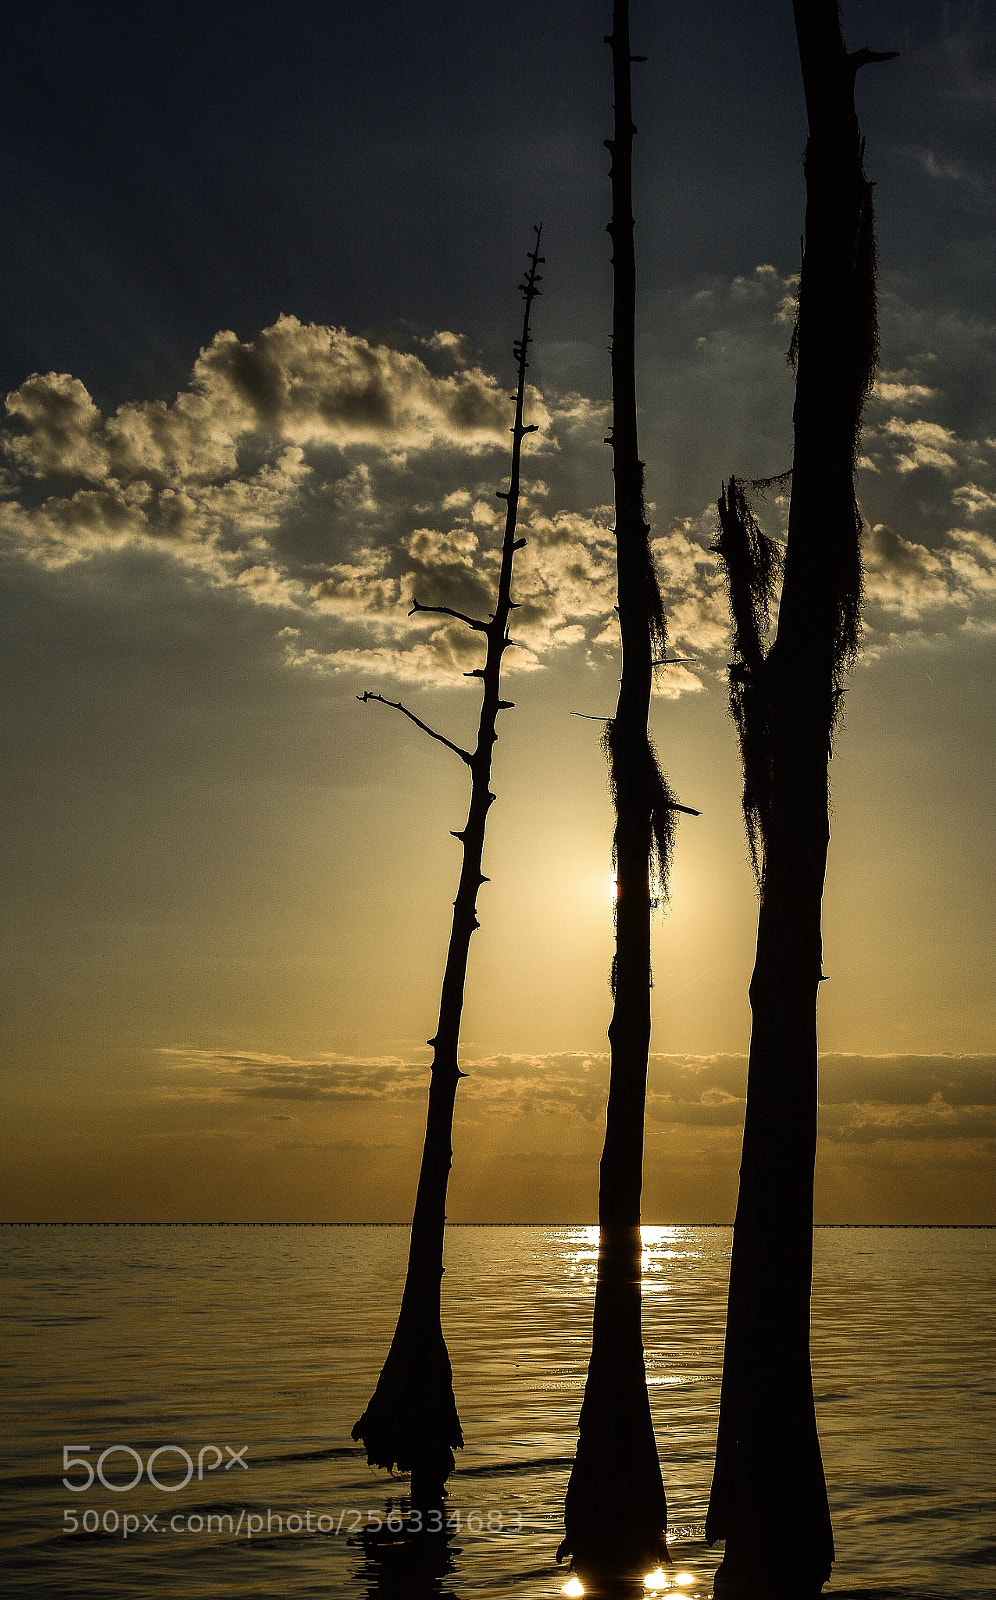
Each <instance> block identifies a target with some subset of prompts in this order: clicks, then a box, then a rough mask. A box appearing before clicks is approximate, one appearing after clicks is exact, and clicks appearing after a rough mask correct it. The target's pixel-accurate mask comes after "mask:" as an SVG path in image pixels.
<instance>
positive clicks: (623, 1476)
mask: <svg viewBox="0 0 996 1600" xmlns="http://www.w3.org/2000/svg"><path fill="white" fill-rule="evenodd" d="M607 42H608V43H609V44H610V45H611V47H612V63H613V88H614V104H615V136H614V138H613V139H612V140H609V141H607V143H608V145H609V149H610V151H611V153H612V168H611V176H612V222H611V224H610V226H609V233H610V234H611V237H612V247H613V254H612V263H613V284H614V295H613V318H612V404H613V423H612V439H611V444H612V450H613V474H614V479H615V498H616V529H615V532H616V556H617V569H618V596H619V606H618V611H619V627H620V633H621V636H622V677H621V679H620V686H619V698H618V703H617V706H616V714H615V716H614V718H613V719H612V720H611V722H610V723H609V725H608V728H607V731H606V736H605V741H604V742H605V746H606V751H607V754H608V757H609V762H610V772H611V783H612V790H613V797H614V800H615V806H616V828H615V839H614V860H615V866H616V955H615V961H614V963H613V993H614V1006H613V1012H612V1021H611V1024H610V1027H609V1043H610V1046H611V1067H610V1078H609V1098H608V1107H607V1112H606V1127H605V1144H604V1147H603V1151H602V1160H601V1167H600V1174H599V1191H598V1222H599V1246H598V1275H597V1282H596V1288H595V1308H594V1320H593V1326H592V1344H591V1357H590V1360H589V1364H588V1378H587V1383H586V1385H585V1392H584V1402H583V1405H582V1408H581V1416H580V1420H579V1423H578V1430H579V1437H578V1448H577V1455H576V1457H575V1461H574V1467H573V1470H572V1472H571V1478H570V1483H569V1485H568V1490H567V1502H566V1507H565V1527H566V1536H565V1538H564V1541H563V1543H562V1544H561V1546H560V1549H559V1550H558V1552H557V1559H558V1560H560V1559H561V1558H562V1557H563V1556H564V1555H567V1554H570V1555H571V1556H572V1557H573V1561H572V1565H573V1567H574V1568H575V1570H577V1571H578V1572H580V1573H581V1574H582V1576H585V1577H587V1578H588V1579H594V1580H595V1581H598V1580H599V1579H601V1578H605V1577H612V1576H617V1575H623V1574H632V1573H642V1572H646V1570H647V1568H648V1566H650V1567H653V1566H655V1565H656V1564H657V1562H658V1561H659V1560H661V1559H662V1558H665V1559H666V1557H667V1545H666V1540H665V1534H666V1529H667V1501H666V1498H665V1494H664V1484H663V1480H662V1477H661V1469H660V1462H659V1460H658V1457H657V1444H656V1441H655V1438H654V1428H653V1422H652V1419H651V1414H650V1400H649V1397H648V1394H647V1380H646V1371H645V1368H644V1358H643V1336H642V1329H641V1262H642V1243H641V1238H640V1195H641V1190H642V1186H643V1127H644V1110H645V1104H646V1089H647V1058H648V1053H649V1049H650V915H651V909H652V905H653V901H654V898H655V896H656V898H658V899H664V898H666V894H667V872H668V868H669V866H670V853H671V843H672V838H673V828H674V812H675V811H676V810H679V809H688V808H685V807H678V806H677V805H676V803H675V801H674V800H673V797H672V796H671V794H670V791H669V790H668V788H667V785H666V784H665V782H664V780H663V778H662V777H661V774H660V770H659V768H658V766H657V760H656V757H655V755H654V752H653V747H652V745H651V743H650V739H649V735H648V731H647V723H648V717H649V712H650V691H651V686H652V678H653V668H654V665H655V664H656V661H655V657H657V658H659V657H661V656H663V654H664V646H665V628H664V615H663V607H662V603H661V596H660V589H659V587H658V583H657V575H656V572H655V570H654V564H653V559H652V556H651V553H650V546H649V533H650V529H649V526H648V524H647V521H646V512H645V508H644V499H643V463H642V461H641V460H640V456H639V448H638V443H637V418H636V380H635V373H634V314H635V304H636V264H635V255H634V244H633V210H632V184H631V171H632V146H633V135H634V133H635V131H636V130H635V128H634V126H633V119H632V111H631V102H630V62H631V60H633V59H639V58H633V57H631V55H630V44H629V16H628V6H627V4H626V3H625V0H616V3H615V6H614V13H613V29H612V34H611V36H610V38H609V39H608V41H607ZM655 877H656V880H657V881H656V883H654V882H653V879H654V878H655Z"/></svg>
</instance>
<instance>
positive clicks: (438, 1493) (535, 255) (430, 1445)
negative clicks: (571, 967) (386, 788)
mask: <svg viewBox="0 0 996 1600" xmlns="http://www.w3.org/2000/svg"><path fill="white" fill-rule="evenodd" d="M535 232H536V240H535V243H534V245H533V249H532V252H531V253H530V255H529V270H528V272H527V274H526V278H525V282H524V283H523V284H522V285H521V293H522V295H523V298H524V301H525V304H524V308H523V314H522V335H521V338H520V339H519V340H518V342H517V343H516V344H515V346H514V353H515V357H516V361H517V363H518V383H517V386H516V392H515V395H514V397H513V398H514V401H515V420H514V422H513V425H512V430H511V432H512V465H511V474H510V481H509V487H508V489H507V491H506V490H499V492H498V495H499V499H502V500H504V501H505V532H504V537H503V540H502V548H501V567H500V572H499V577H498V591H497V595H496V599H495V609H494V611H493V613H492V615H491V617H490V619H489V620H488V621H484V620H481V619H478V618H476V617H470V616H466V615H465V614H464V613H463V612H460V611H454V610H453V609H452V608H450V607H449V606H433V605H422V604H420V602H419V601H418V600H417V599H413V601H412V610H411V612H410V615H412V616H414V615H416V614H422V613H429V612H431V613H435V614H437V615H441V616H446V617H455V618H456V619H457V620H459V621H460V622H463V623H465V624H466V626H467V627H468V628H470V629H471V631H472V632H474V633H479V634H481V635H482V637H483V639H484V641H485V645H486V653H485V658H484V665H483V667H475V668H474V669H473V671H472V672H470V673H468V674H467V676H468V677H473V678H480V680H481V690H482V701H481V715H480V722H479V725H478V734H477V744H476V746H475V748H474V749H473V750H465V749H462V748H461V747H460V746H459V745H458V744H455V743H454V742H453V741H452V740H450V739H447V738H445V737H444V736H443V735H442V734H441V733H437V732H436V731H435V730H434V729H432V728H430V727H429V726H428V725H427V724H426V723H424V722H423V721H422V720H421V719H420V718H419V717H416V716H415V715H414V714H413V713H412V712H411V711H409V710H408V709H407V708H406V707H405V706H403V705H401V704H400V703H399V702H397V701H393V700H385V699H384V697H383V696H382V695H379V694H371V693H370V692H369V691H368V692H367V693H365V694H363V695H360V696H358V698H359V699H360V700H363V701H368V700H379V701H380V702H381V703H382V704H383V705H390V706H393V707H394V709H395V710H397V711H400V712H402V714H403V715H404V716H406V717H408V718H409V720H410V721H412V722H414V724H415V725H416V727H418V728H420V729H421V730H422V732H423V733H427V734H428V735H429V737H430V738H432V739H435V740H437V741H438V743H440V744H442V745H445V747H446V748H447V749H448V750H451V751H453V753H454V754H455V755H456V756H458V757H459V759H460V760H461V761H463V762H464V763H465V765H466V766H467V767H469V769H470V780H471V789H470V809H469V811H468V814H467V822H466V825H465V826H464V827H463V828H462V829H461V830H460V832H458V833H456V834H455V835H454V836H455V838H457V839H459V841H460V843H461V845H462V847H463V866H462V869H461V873H460V883H459V887H458V889H457V897H456V899H455V900H454V902H453V922H452V926H451V930H450V940H449V946H448V949H447V952H446V966H445V970H444V973H443V987H442V995H441V998H440V1003H439V1021H438V1023H437V1026H436V1031H435V1033H434V1035H433V1037H432V1038H431V1039H430V1040H429V1041H428V1043H429V1045H430V1046H431V1048H432V1068H431V1079H430V1084H429V1105H428V1113H427V1117H426V1128H425V1143H424V1146H423V1150H422V1166H421V1170H420V1172H419V1180H418V1189H417V1191H416V1196H415V1210H414V1215H413V1218H412V1231H411V1242H410V1246H409V1252H408V1271H407V1276H406V1279H405V1288H404V1293H403V1295H402V1300H401V1310H400V1312H399V1315H398V1323H397V1327H396V1329H395V1333H394V1339H393V1340H392V1343H391V1348H390V1350H389V1352H388V1355H387V1359H386V1361H385V1362H384V1366H383V1369H382V1371H381V1374H380V1378H379V1380H378V1383H377V1387H376V1389H375V1391H374V1394H373V1397H372V1399H371V1400H370V1403H369V1405H368V1406H367V1408H366V1410H365V1411H364V1413H363V1415H362V1417H360V1419H359V1421H358V1422H357V1423H356V1425H355V1427H354V1428H353V1438H354V1439H358V1440H362V1442H363V1444H364V1446H365V1448H366V1453H367V1461H368V1462H369V1463H370V1465H371V1466H377V1467H386V1468H387V1469H388V1470H389V1471H393V1470H395V1469H397V1470H398V1471H400V1472H410V1473H411V1499H412V1505H413V1506H414V1507H420V1508H424V1507H431V1506H435V1505H438V1504H439V1503H440V1502H441V1500H442V1499H443V1497H444V1495H445V1489H444V1485H445V1482H446V1479H447V1478H448V1477H449V1475H450V1473H451V1472H452V1471H453V1467H454V1457H453V1451H454V1449H457V1448H459V1447H460V1446H461V1445H462V1444H463V1434H462V1432H461V1428H460V1420H459V1417H458V1416H457V1408H456V1402H455V1400H454V1396H453V1375H452V1370H451V1367H450V1359H449V1354H448V1352H447V1349H446V1341H445V1339H444V1338H443V1329H442V1321H441V1316H440V1288H441V1282H442V1276H443V1235H444V1230H445V1223H446V1188H447V1182H448V1179H449V1173H450V1166H451V1164H452V1135H453V1106H454V1099H455V1096H456V1089H457V1084H458V1082H459V1080H460V1079H461V1078H462V1077H465V1076H466V1074H465V1073H463V1072H461V1070H460V1067H459V1063H458V1052H459V1043H460V1020H461V1015H462V1012H463V995H464V984H465V980H466V975H467V958H468V954H469V950H470V941H471V936H472V934H473V932H474V930H475V928H478V927H479V926H480V924H479V922H478V920H477V893H478V890H479V888H480V886H481V884H482V883H487V882H488V880H487V878H486V877H485V876H484V875H483V873H482V872H481V859H482V855H483V850H484V831H485V825H486V823H487V818H488V812H489V811H490V809H491V806H492V804H493V802H494V798H495V797H494V795H493V794H492V792H491V788H490V782H491V763H492V755H493V752H494V746H495V743H496V741H497V738H498V734H497V721H498V713H499V712H500V711H507V710H510V709H511V706H512V702H511V701H510V700H503V699H502V698H501V664H502V657H503V656H504V654H505V651H506V650H507V649H508V648H509V647H510V645H512V643H513V640H512V639H511V638H510V637H509V633H508V623H509V617H510V615H511V612H512V611H513V610H514V609H515V602H514V601H513V600H512V597H511V591H512V566H513V561H514V558H515V552H516V551H517V550H519V549H521V548H522V546H523V545H524V544H525V542H526V541H525V539H521V538H517V537H516V519H517V515H518V504H519V468H520V458H521V454H522V441H523V439H524V437H525V436H526V434H527V433H534V432H535V431H536V425H535V424H526V423H524V422H523V420H522V412H523V402H524V398H525V386H526V368H527V365H528V363H527V360H526V354H527V351H528V348H529V344H530V334H529V319H530V312H531V309H532V303H533V301H534V300H535V299H536V297H537V295H538V294H539V292H540V291H539V289H538V287H537V285H538V283H539V281H540V277H539V272H538V268H539V266H540V265H541V263H542V260H543V258H542V256H541V255H540V254H539V241H540V230H539V228H537V229H536V230H535Z"/></svg>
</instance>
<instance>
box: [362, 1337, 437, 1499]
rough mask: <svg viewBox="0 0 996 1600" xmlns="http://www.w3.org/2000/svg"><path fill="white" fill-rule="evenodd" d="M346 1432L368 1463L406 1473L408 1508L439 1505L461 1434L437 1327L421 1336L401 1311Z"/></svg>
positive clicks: (387, 1469) (389, 1470)
mask: <svg viewBox="0 0 996 1600" xmlns="http://www.w3.org/2000/svg"><path fill="white" fill-rule="evenodd" d="M352 1436H353V1438H354V1439H356V1440H358V1441H362V1443H363V1445H364V1447H365V1449H366V1453H367V1461H368V1463H369V1465H370V1466H372V1467H383V1468H384V1469H385V1470H386V1471H388V1472H404V1473H410V1474H411V1502H412V1509H413V1510H418V1511H429V1510H432V1509H434V1508H435V1507H438V1506H440V1505H441V1504H442V1502H443V1501H444V1500H445V1498H446V1489H445V1484H446V1480H447V1478H448V1477H449V1476H450V1474H451V1473H452V1471H453V1468H454V1465H455V1461H454V1456H453V1451H454V1450H455V1449H460V1448H461V1447H462V1445H463V1433H462V1431H461V1428H460V1419H459V1417H458V1416H457V1409H456V1401H455V1400H454V1398H453V1374H452V1369H451V1367H450V1358H449V1355H448V1353H447V1350H446V1343H445V1341H444V1339H443V1334H442V1329H441V1328H440V1327H439V1326H438V1325H437V1326H436V1327H434V1328H433V1329H432V1331H431V1333H429V1334H428V1335H426V1333H425V1330H424V1327H419V1326H418V1325H416V1324H415V1323H414V1322H412V1323H409V1322H408V1321H407V1319H406V1318H405V1317H404V1313H402V1318H401V1319H400V1320H399V1322H398V1327H397V1331H396V1332H395V1335H394V1341H393V1343H392V1345H391V1349H390V1352H389V1354H388V1357H387V1360H386V1361H385V1362H384V1367H383V1371H382V1372H381V1375H380V1378H379V1380H378V1383H377V1387H376V1389H375V1390H374V1393H373V1397H372V1399H371V1400H370V1404H369V1405H368V1406H367V1409H366V1410H365V1411H364V1413H363V1415H362V1417H360V1419H359V1421H358V1422H357V1423H356V1424H355V1425H354V1427H353V1430H352Z"/></svg>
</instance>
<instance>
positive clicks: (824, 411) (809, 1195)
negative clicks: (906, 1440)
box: [706, 0, 887, 1600]
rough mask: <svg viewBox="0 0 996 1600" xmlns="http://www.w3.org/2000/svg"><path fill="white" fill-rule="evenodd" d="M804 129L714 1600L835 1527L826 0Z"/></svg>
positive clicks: (850, 519)
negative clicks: (817, 1343) (827, 1419)
mask: <svg viewBox="0 0 996 1600" xmlns="http://www.w3.org/2000/svg"><path fill="white" fill-rule="evenodd" d="M795 19H796V30H797V35H798V40H799V50H800V58H801V63H802V73H803V82H804V86H805V92H806V104H807V109H808V113H809V126H810V137H809V143H808V145H807V148H806V161H805V167H806V185H807V206H806V243H805V253H804V258H803V267H802V278H801V284H800V301H799V321H798V326H797V332H796V359H797V379H796V403H795V452H794V461H793V470H792V499H791V508H790V514H789V534H788V545H787V550H786V557H785V574H784V581H783V584H782V593H781V602H780V606H779V612H778V628H777V635H776V638H775V642H774V644H773V645H772V647H771V649H770V650H769V651H768V652H767V654H766V655H765V654H764V651H763V632H764V628H765V622H766V611H767V600H768V598H769V597H770V593H771V589H772V587H773V583H772V562H771V552H770V550H769V549H767V548H766V547H765V542H764V541H763V540H762V539H761V538H760V535H759V534H758V531H757V528H756V525H755V524H753V519H752V518H751V515H750V511H749V507H748V506H747V503H746V499H745V497H744V495H743V490H742V487H741V486H740V485H738V484H737V483H736V482H735V481H731V483H730V486H729V490H728V492H727V493H726V494H725V495H724V498H723V499H722V500H721V501H720V522H721V533H720V540H719V545H718V549H719V551H720V553H721V554H722V555H723V556H724V558H725V559H726V562H727V570H728V574H729V578H730V594H731V604H732V609H733V615H734V664H733V667H732V668H731V701H732V707H733V713H734V718H735V720H736V721H737V724H738V729H739V732H740V737H741V745H742V749H743V755H744V770H745V788H744V803H745V810H746V811H747V817H748V833H749V836H750V838H751V843H752V850H756V848H757V846H758V844H760V846H761V849H762V852H763V854H762V858H761V860H760V861H759V862H758V860H757V857H756V856H755V861H756V864H758V865H759V877H760V891H761V898H760V911H759V916H758V933H757V955H756V961H755V966H754V974H753V977H752V979H751V985H750V1001H751V1011H752V1016H753V1026H752V1032H751V1043H750V1063H749V1072H748V1088H747V1114H746V1122H745V1127H744V1144H743V1159H742V1164H741V1168H740V1198H739V1202H738V1205H737V1216H736V1225H735V1228H734V1243H733V1261H732V1267H731V1275H730V1294H729V1310H728V1318H727V1332H726V1350H725V1357H724V1365H723V1387H722V1399H721V1406H720V1421H719V1436H718V1441H717V1450H716V1466H715V1475H714V1478H713V1485H712V1494H711V1498H710V1503H709V1513H708V1517H707V1521H706V1537H707V1539H708V1540H709V1541H710V1543H711V1542H713V1541H714V1540H716V1539H725V1540H726V1551H725V1556H724V1560H723V1563H722V1566H721V1567H720V1569H719V1571H718V1572H717V1574H716V1594H717V1596H725V1595H731V1596H733V1595H736V1596H741V1595H743V1596H753V1595H757V1596H761V1595H764V1596H766V1597H771V1596H791V1597H792V1600H804V1597H806V1596H809V1595H813V1594H817V1593H818V1592H819V1590H820V1589H821V1588H822V1585H823V1583H824V1582H825V1581H826V1579H827V1578H828V1577H829V1576H830V1568H831V1565H832V1562H833V1558H834V1544H833V1532H832V1528H831V1523H830V1510H829V1504H828V1500H827V1490H826V1481H825V1478H824V1473H823V1462H822V1458H821V1453H820V1444H819V1438H818V1435H817V1430H816V1415H815V1407H814V1402H813V1385H812V1374H811V1368H810V1349H809V1315H810V1295H811V1288H812V1229H813V1175H814V1165H815V1158H816V1106H817V1081H816V1073H817V1032H816V1007H817V993H818V990H819V985H820V982H821V980H822V976H823V973H822V933H821V902H822V895H823V884H824V877H825V873H826V862H827V848H828V843H829V837H830V832H829V815H828V760H829V755H830V742H831V737H832V734H833V729H834V723H835V718H836V713H837V707H838V704H839V699H840V695H841V692H842V691H841V678H842V675H843V673H844V671H845V670H846V668H847V667H848V666H849V665H850V663H851V661H852V660H853V657H854V654H855V651H856V648H857V637H858V626H859V609H860V595H861V567H860V551H859V535H860V530H861V522H860V518H859V515H858V510H857V505H856V502H855V496H854V462H855V452H856V447H857V439H858V433H859V429H860V421H861V410H862V406H863V403H864V400H865V397H866V395H867V392H868V389H869V387H870V384H871V380H872V376H873V373H874V366H875V359H876V354H877V338H876V318H875V270H874V269H875V252H874V238H873V227H872V207H871V186H870V184H869V183H868V182H867V180H866V179H865V176H864V172H863V170H862V156H863V141H862V139H861V135H860V132H859V129H858V123H857V118H856V116H855V113H854V93H853V91H854V77H855V73H856V71H857V68H858V67H859V66H861V65H862V64H863V63H864V62H865V61H868V60H881V59H887V58H886V57H883V56H876V55H873V54H871V53H870V52H867V51H862V52H859V53H858V54H857V55H853V56H849V55H848V54H847V51H846V50H845V47H844V42H843V39H842V37H841V32H840V23H839V18H838V13H837V5H836V0H796V3H795Z"/></svg>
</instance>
